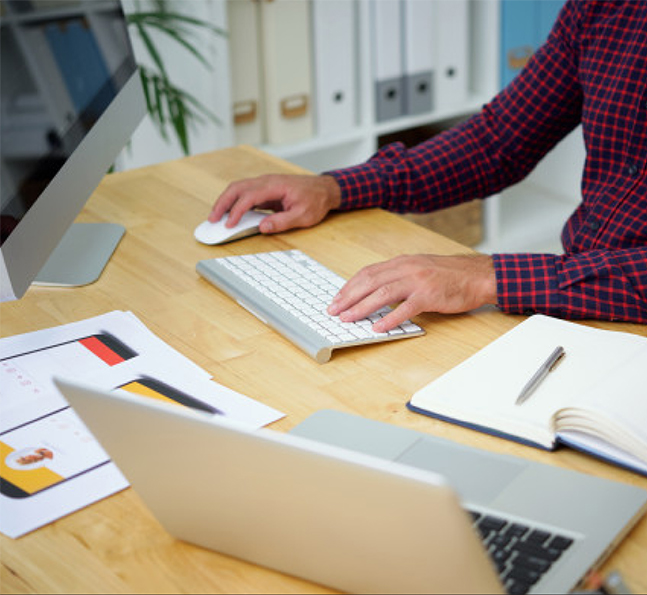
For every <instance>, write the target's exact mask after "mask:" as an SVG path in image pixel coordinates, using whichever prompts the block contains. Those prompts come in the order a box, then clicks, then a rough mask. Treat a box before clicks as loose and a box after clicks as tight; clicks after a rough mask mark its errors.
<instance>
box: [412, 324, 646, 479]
mask: <svg viewBox="0 0 647 595" xmlns="http://www.w3.org/2000/svg"><path fill="white" fill-rule="evenodd" d="M558 345H562V346H563V347H564V349H565V351H566V356H565V358H564V359H563V361H562V362H561V363H560V365H559V367H558V368H557V369H556V370H555V371H554V372H552V373H550V374H549V375H548V376H547V377H546V378H545V380H544V381H543V382H542V383H541V384H540V385H539V386H538V388H537V389H536V390H535V392H534V393H533V394H532V396H531V397H530V398H529V399H528V400H527V401H526V402H525V403H523V404H522V405H516V404H515V401H516V399H517V396H518V395H519V392H520V391H521V389H522V387H523V386H524V385H525V383H526V382H527V381H528V379H529V378H530V377H531V376H532V375H533V373H534V372H535V371H536V370H537V369H538V368H539V367H540V365H541V364H542V362H543V361H545V359H546V358H547V357H548V355H549V354H550V353H551V352H552V351H553V349H555V347H556V346H558ZM408 406H409V408H410V409H411V410H413V411H416V412H418V413H423V414H426V415H431V416H433V417H437V418H440V419H444V420H446V421H450V422H453V423H457V424H460V425H464V426H468V427H472V428H475V429H478V430H481V431H484V432H488V433H493V434H497V435H501V436H503V437H506V438H510V439H513V440H517V441H519V442H524V443H527V444H531V445H533V446H538V447H541V448H545V449H549V450H552V449H554V448H556V447H557V446H558V445H559V444H560V443H561V444H566V445H569V446H571V447H573V448H577V449H579V450H583V451H585V452H588V453H590V454H593V455H595V456H598V457H601V458H603V459H606V460H608V461H610V462H613V463H615V464H618V465H621V466H624V467H627V468H630V469H632V470H634V471H637V472H639V473H641V474H644V475H647V424H645V420H647V338H645V337H641V336H638V335H633V334H630V333H624V332H617V331H604V330H600V329H596V328H592V327H588V326H585V325H582V324H577V323H573V322H566V321H564V320H559V319H556V318H551V317H548V316H544V315H540V314H537V315H535V316H531V317H530V318H528V319H526V320H525V321H523V322H522V323H520V324H519V325H517V326H516V327H515V328H514V329H512V330H511V331H509V332H507V333H505V334H504V335H502V336H501V337H499V338H498V339H496V340H495V341H493V342H492V343H490V344H489V345H488V346H486V347H485V348H484V349H482V350H480V351H479V352H478V353H476V354H475V355H473V356H472V357H470V358H468V359H467V360H465V361H464V362H462V363H461V364H459V365H458V366H456V367H455V368H453V369H452V370H450V371H449V372H447V373H446V374H444V375H442V376H440V377H439V378H438V379H436V380H434V381H433V382H431V383H430V384H428V385H427V386H425V387H423V388H422V389H420V390H419V391H417V392H416V393H415V394H414V395H413V397H412V398H411V400H410V402H409V404H408Z"/></svg>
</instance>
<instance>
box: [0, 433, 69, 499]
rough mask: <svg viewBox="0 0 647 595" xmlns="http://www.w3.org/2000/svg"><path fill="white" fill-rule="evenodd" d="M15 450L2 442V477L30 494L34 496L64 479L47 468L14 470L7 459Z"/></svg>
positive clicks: (0, 463)
mask: <svg viewBox="0 0 647 595" xmlns="http://www.w3.org/2000/svg"><path fill="white" fill-rule="evenodd" d="M13 452H14V449H13V448H11V447H10V446H8V445H7V444H5V443H4V442H0V476H1V477H2V479H5V480H6V481H9V482H10V483H12V484H13V485H15V486H16V487H18V488H20V489H21V490H23V491H24V492H27V493H28V494H34V493H36V492H38V491H39V490H42V489H43V488H48V487H50V486H53V485H54V484H56V483H58V482H59V481H62V480H63V479H64V478H63V477H62V476H60V475H59V474H58V473H55V472H54V471H52V470H51V469H48V468H47V467H38V468H36V469H29V468H25V469H12V468H11V467H9V466H8V465H7V462H6V460H7V457H8V456H9V455H11V454H12V453H13Z"/></svg>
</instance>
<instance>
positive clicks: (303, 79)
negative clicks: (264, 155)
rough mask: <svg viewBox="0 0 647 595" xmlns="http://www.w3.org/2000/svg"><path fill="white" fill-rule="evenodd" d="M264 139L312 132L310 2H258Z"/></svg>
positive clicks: (279, 139) (279, 141)
mask: <svg viewBox="0 0 647 595" xmlns="http://www.w3.org/2000/svg"><path fill="white" fill-rule="evenodd" d="M260 8H261V22H260V25H261V26H260V29H261V40H262V42H261V50H262V65H263V72H264V98H265V118H266V140H267V142H268V143H270V144H283V143H292V142H296V141H299V140H304V139H307V138H309V137H311V136H312V134H313V116H312V83H311V54H312V51H311V42H312V40H311V35H310V3H309V2H306V1H304V0H271V1H269V2H268V1H264V2H261V4H260Z"/></svg>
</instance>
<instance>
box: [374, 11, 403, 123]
mask: <svg viewBox="0 0 647 595" xmlns="http://www.w3.org/2000/svg"><path fill="white" fill-rule="evenodd" d="M370 8H371V30H372V34H373V35H372V40H371V43H372V50H373V73H374V80H375V88H374V91H375V115H376V120H377V121H378V122H383V121H385V120H391V119H392V118H397V117H398V116H401V115H402V114H403V113H404V101H403V95H404V93H403V91H404V81H403V72H402V14H401V1H400V0H379V1H377V2H371V3H370Z"/></svg>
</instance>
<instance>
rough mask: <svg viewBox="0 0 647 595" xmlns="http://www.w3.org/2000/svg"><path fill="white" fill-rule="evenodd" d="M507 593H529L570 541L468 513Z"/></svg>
mask: <svg viewBox="0 0 647 595" xmlns="http://www.w3.org/2000/svg"><path fill="white" fill-rule="evenodd" d="M470 514H471V515H472V519H473V522H474V526H475V527H476V529H477V530H478V532H479V533H480V535H481V538H482V540H483V543H484V544H485V547H486V549H487V551H488V553H489V554H490V557H491V558H492V560H493V561H494V564H495V565H496V568H497V570H498V572H499V578H500V579H501V581H502V583H503V585H504V587H505V589H506V591H507V592H508V593H511V594H512V595H523V594H524V593H528V591H530V589H531V588H532V587H533V585H534V584H535V583H537V582H538V581H539V579H540V578H541V577H542V575H543V574H544V573H545V572H546V571H547V570H548V569H549V568H550V567H551V566H552V565H553V563H554V562H556V561H557V560H558V559H559V558H560V556H561V555H562V554H563V553H564V552H565V551H566V550H567V549H568V548H569V547H570V546H571V545H572V544H573V539H571V538H570V537H565V536H563V535H558V534H556V533H551V532H549V531H544V530H541V529H535V528H532V527H530V526H528V525H524V524H521V523H518V522H509V521H507V520H505V519H503V518H501V517H497V516H493V515H489V514H484V513H480V512H476V511H470Z"/></svg>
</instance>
